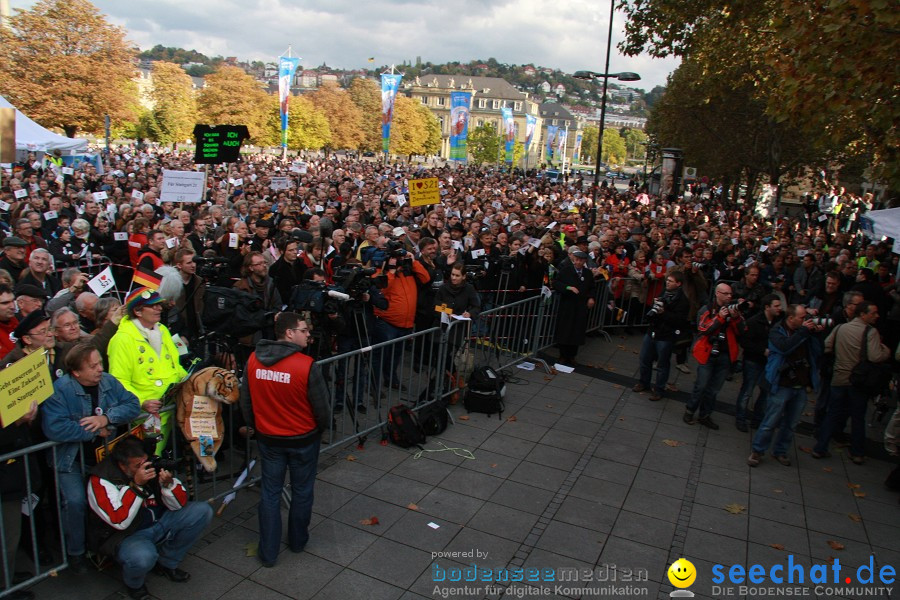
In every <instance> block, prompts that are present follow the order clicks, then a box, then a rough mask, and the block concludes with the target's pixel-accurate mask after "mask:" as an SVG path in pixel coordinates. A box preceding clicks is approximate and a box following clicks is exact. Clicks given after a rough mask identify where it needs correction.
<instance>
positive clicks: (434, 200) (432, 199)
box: [409, 177, 441, 206]
mask: <svg viewBox="0 0 900 600" xmlns="http://www.w3.org/2000/svg"><path fill="white" fill-rule="evenodd" d="M440 201H441V190H440V188H439V187H438V180H437V177H428V178H427V179H413V180H412V181H410V182H409V204H410V206H425V205H427V204H439V203H440Z"/></svg>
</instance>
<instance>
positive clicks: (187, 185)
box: [159, 169, 206, 202]
mask: <svg viewBox="0 0 900 600" xmlns="http://www.w3.org/2000/svg"><path fill="white" fill-rule="evenodd" d="M205 192H206V173H204V172H203V171H167V170H165V169H164V170H163V181H162V187H161V188H160V190H159V201H160V202H200V201H201V200H203V194H204V193H205Z"/></svg>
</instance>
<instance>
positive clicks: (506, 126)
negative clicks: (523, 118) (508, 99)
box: [500, 108, 516, 165]
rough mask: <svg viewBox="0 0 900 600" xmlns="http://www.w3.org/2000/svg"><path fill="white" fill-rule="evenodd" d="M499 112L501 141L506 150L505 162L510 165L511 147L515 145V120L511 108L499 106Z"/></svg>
mask: <svg viewBox="0 0 900 600" xmlns="http://www.w3.org/2000/svg"><path fill="white" fill-rule="evenodd" d="M500 114H502V115H503V141H504V143H505V150H506V163H507V164H510V165H511V164H512V161H513V148H514V147H515V145H516V122H515V121H514V120H513V116H512V109H511V108H501V109H500Z"/></svg>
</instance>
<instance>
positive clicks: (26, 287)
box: [15, 283, 50, 300]
mask: <svg viewBox="0 0 900 600" xmlns="http://www.w3.org/2000/svg"><path fill="white" fill-rule="evenodd" d="M15 295H16V297H18V296H28V297H30V298H41V299H44V300H46V299H47V298H49V297H50V294H48V293H47V290H45V289H44V288H42V287H40V286H37V285H34V284H32V283H20V284H18V285H17V286H16V289H15Z"/></svg>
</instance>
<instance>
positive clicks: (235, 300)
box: [203, 285, 266, 337]
mask: <svg viewBox="0 0 900 600" xmlns="http://www.w3.org/2000/svg"><path fill="white" fill-rule="evenodd" d="M203 324H204V325H205V326H206V328H207V330H208V331H212V332H216V333H227V334H228V335H232V336H234V337H243V336H245V335H250V334H252V333H256V332H257V331H260V330H262V329H263V328H264V327H265V326H266V311H265V307H264V306H263V302H262V300H261V299H260V297H259V296H257V295H256V294H251V293H249V292H245V291H243V290H236V289H234V288H228V287H219V286H215V285H211V286H209V287H208V288H206V292H205V294H204V299H203Z"/></svg>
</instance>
